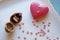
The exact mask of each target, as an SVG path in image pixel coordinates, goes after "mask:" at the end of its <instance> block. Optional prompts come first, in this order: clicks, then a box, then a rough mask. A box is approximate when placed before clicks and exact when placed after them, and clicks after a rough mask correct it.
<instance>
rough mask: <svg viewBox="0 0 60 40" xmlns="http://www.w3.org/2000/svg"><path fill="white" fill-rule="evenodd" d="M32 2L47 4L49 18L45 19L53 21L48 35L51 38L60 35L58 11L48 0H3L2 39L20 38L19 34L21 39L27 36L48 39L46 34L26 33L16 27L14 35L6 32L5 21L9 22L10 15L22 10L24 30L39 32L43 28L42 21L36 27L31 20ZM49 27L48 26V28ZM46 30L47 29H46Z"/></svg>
mask: <svg viewBox="0 0 60 40" xmlns="http://www.w3.org/2000/svg"><path fill="white" fill-rule="evenodd" d="M31 2H39V3H41V5H47V6H48V7H49V14H48V16H47V18H46V19H45V20H43V21H45V22H46V24H47V22H48V21H51V23H52V25H51V27H50V28H49V29H50V30H51V32H50V33H47V34H46V36H49V37H50V38H51V39H54V38H55V37H60V21H59V20H60V19H59V16H58V15H57V14H56V11H55V10H54V8H53V7H52V6H51V4H50V3H49V1H48V0H15V1H14V0H8V1H2V2H1V3H0V40H11V39H14V40H18V39H17V36H19V35H20V36H21V39H20V40H23V37H27V38H28V39H27V40H33V38H34V37H37V38H38V40H40V39H41V40H46V36H45V37H42V38H40V37H39V36H35V35H32V36H30V35H28V36H27V35H26V34H23V33H22V32H21V30H19V29H18V27H16V29H15V32H14V33H13V34H12V35H9V34H7V33H6V32H5V29H4V28H5V23H6V22H9V18H10V16H11V15H12V14H13V13H15V12H21V13H22V14H23V19H22V22H24V23H25V25H24V26H22V30H25V31H33V32H37V31H39V29H41V28H42V25H41V22H40V23H39V25H40V28H39V29H35V28H34V27H33V26H32V23H31V21H32V20H33V19H32V16H31V13H30V3H31ZM47 29H48V28H47ZM44 31H46V30H44Z"/></svg>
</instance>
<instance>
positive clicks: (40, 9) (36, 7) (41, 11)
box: [30, 2, 49, 20]
mask: <svg viewBox="0 0 60 40" xmlns="http://www.w3.org/2000/svg"><path fill="white" fill-rule="evenodd" d="M30 10H31V14H32V16H33V18H34V19H36V20H37V19H41V18H43V17H44V16H46V15H47V14H48V11H49V8H48V7H44V6H41V5H40V4H39V3H36V2H32V3H31V5H30Z"/></svg>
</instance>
